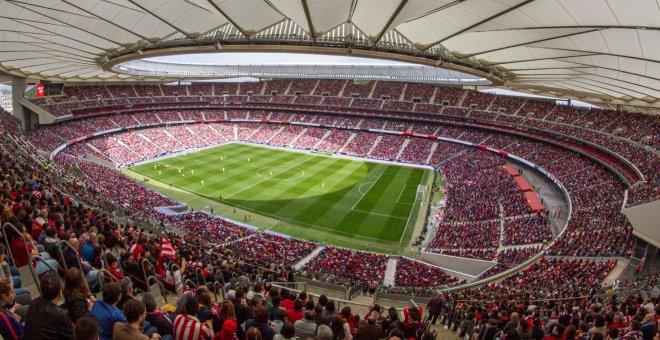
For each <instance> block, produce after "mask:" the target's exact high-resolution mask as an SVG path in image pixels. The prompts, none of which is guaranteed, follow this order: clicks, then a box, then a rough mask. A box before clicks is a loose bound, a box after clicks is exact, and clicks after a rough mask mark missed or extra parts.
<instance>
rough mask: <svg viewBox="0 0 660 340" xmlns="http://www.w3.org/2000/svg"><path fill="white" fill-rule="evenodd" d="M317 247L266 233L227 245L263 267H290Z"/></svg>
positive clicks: (307, 242) (303, 241) (310, 243)
mask: <svg viewBox="0 0 660 340" xmlns="http://www.w3.org/2000/svg"><path fill="white" fill-rule="evenodd" d="M317 247H318V244H316V243H313V242H309V241H305V240H301V239H296V238H290V237H284V236H280V235H273V234H267V233H258V234H255V235H254V236H252V237H249V238H243V239H241V240H238V241H236V242H233V243H231V244H230V245H229V246H228V248H229V249H231V250H232V251H235V252H237V253H239V254H241V255H244V256H247V257H249V258H251V261H252V262H254V263H256V264H258V265H259V266H261V267H264V268H274V267H280V266H284V267H291V266H293V265H294V264H296V263H298V262H300V260H302V259H303V258H304V257H305V256H307V255H309V254H310V253H311V252H312V251H313V250H314V249H316V248H317Z"/></svg>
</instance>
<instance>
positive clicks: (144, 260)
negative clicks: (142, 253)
mask: <svg viewBox="0 0 660 340" xmlns="http://www.w3.org/2000/svg"><path fill="white" fill-rule="evenodd" d="M145 262H146V263H147V264H148V265H149V266H150V267H151V269H152V270H153V271H152V273H154V274H155V273H156V267H154V265H153V264H151V262H149V260H148V259H146V258H143V259H140V269H142V277H143V278H144V282H145V283H147V279H148V278H149V276H147V272H146V271H145V270H144V264H145ZM150 276H153V275H150Z"/></svg>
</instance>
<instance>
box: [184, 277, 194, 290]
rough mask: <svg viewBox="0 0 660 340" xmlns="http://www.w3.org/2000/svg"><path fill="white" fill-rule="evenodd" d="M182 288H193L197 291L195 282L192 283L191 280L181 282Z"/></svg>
mask: <svg viewBox="0 0 660 340" xmlns="http://www.w3.org/2000/svg"><path fill="white" fill-rule="evenodd" d="M189 284H190V285H189ZM183 286H184V287H193V288H195V289H197V285H196V284H195V282H193V280H191V279H185V280H184V281H183Z"/></svg>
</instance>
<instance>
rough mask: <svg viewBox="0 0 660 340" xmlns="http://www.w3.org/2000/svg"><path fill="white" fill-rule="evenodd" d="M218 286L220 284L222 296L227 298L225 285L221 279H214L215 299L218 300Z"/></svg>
mask: <svg viewBox="0 0 660 340" xmlns="http://www.w3.org/2000/svg"><path fill="white" fill-rule="evenodd" d="M218 286H220V289H219V290H220V292H221V293H222V298H223V299H224V298H225V285H224V284H222V283H221V282H220V281H213V295H215V301H216V302H217V301H218Z"/></svg>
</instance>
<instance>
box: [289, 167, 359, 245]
mask: <svg viewBox="0 0 660 340" xmlns="http://www.w3.org/2000/svg"><path fill="white" fill-rule="evenodd" d="M368 171H369V166H368V165H367V164H365V163H363V162H348V163H347V164H346V165H345V166H344V167H342V168H341V169H339V170H338V171H337V172H335V173H334V174H333V175H332V177H333V179H334V182H335V183H334V184H333V189H335V188H336V187H339V186H341V185H342V183H347V182H350V183H353V185H352V186H348V187H344V188H342V189H341V190H333V191H331V192H330V193H329V194H328V195H325V196H324V199H323V200H322V201H321V198H319V201H321V202H319V204H321V207H322V209H323V210H321V209H319V210H318V211H316V212H318V213H317V214H308V215H307V216H305V217H302V215H304V212H300V213H299V215H300V216H301V217H299V218H301V219H305V220H306V221H308V223H310V224H316V225H323V226H326V228H327V227H328V226H330V225H334V227H333V228H334V229H337V230H338V231H340V232H342V233H344V231H342V230H339V229H338V228H341V227H340V226H338V224H339V222H340V219H341V218H342V216H346V215H347V212H348V213H350V209H351V207H352V206H353V204H354V202H356V201H357V200H358V199H359V197H361V196H362V194H360V193H359V191H358V187H359V186H360V184H361V183H363V182H361V181H362V180H363V179H364V178H365V176H366V175H368ZM327 185H328V183H326V186H327Z"/></svg>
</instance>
